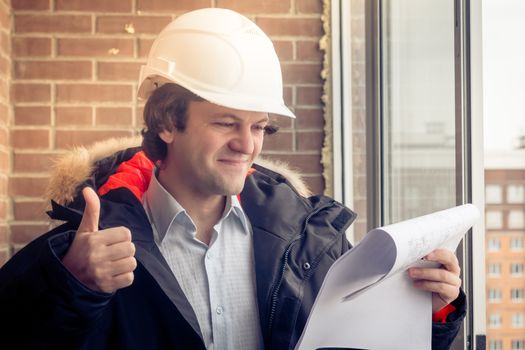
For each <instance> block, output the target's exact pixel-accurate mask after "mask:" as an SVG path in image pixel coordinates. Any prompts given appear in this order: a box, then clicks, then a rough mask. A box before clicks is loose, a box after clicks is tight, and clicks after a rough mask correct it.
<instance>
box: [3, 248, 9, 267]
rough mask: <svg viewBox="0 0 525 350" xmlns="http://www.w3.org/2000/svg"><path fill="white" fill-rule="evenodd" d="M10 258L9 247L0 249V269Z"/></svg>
mask: <svg viewBox="0 0 525 350" xmlns="http://www.w3.org/2000/svg"><path fill="white" fill-rule="evenodd" d="M10 257H11V255H10V253H9V247H3V248H2V247H0V267H2V266H4V264H5V263H6V262H7V261H8V260H9V258H10Z"/></svg>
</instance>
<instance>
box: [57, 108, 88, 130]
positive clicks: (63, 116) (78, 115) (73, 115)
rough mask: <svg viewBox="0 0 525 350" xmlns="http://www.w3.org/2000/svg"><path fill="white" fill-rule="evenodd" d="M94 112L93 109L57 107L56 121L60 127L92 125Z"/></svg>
mask: <svg viewBox="0 0 525 350" xmlns="http://www.w3.org/2000/svg"><path fill="white" fill-rule="evenodd" d="M92 115H93V112H92V108H91V107H79V106H74V107H56V108H55V121H56V125H58V126H65V125H92V124H93V116H92Z"/></svg>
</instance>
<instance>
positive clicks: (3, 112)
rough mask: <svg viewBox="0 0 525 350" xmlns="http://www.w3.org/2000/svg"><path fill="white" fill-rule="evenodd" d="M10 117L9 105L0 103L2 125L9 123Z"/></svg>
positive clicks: (0, 124)
mask: <svg viewBox="0 0 525 350" xmlns="http://www.w3.org/2000/svg"><path fill="white" fill-rule="evenodd" d="M8 119H9V115H8V110H7V106H6V105H5V104H2V103H0V126H3V125H7V121H8Z"/></svg>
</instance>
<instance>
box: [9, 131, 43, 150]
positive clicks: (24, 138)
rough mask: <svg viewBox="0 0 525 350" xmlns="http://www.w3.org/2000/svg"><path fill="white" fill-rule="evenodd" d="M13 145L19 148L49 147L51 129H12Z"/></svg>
mask: <svg viewBox="0 0 525 350" xmlns="http://www.w3.org/2000/svg"><path fill="white" fill-rule="evenodd" d="M11 146H12V147H14V148H17V149H34V148H38V149H42V148H49V130H12V131H11Z"/></svg>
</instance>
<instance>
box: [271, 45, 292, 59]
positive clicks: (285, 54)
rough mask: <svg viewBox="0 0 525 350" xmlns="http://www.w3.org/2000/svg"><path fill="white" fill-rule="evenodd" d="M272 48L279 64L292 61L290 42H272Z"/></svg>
mask: <svg viewBox="0 0 525 350" xmlns="http://www.w3.org/2000/svg"><path fill="white" fill-rule="evenodd" d="M273 47H275V52H277V56H278V57H279V60H280V61H281V62H282V61H291V60H293V44H292V42H291V41H284V40H282V41H273Z"/></svg>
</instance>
